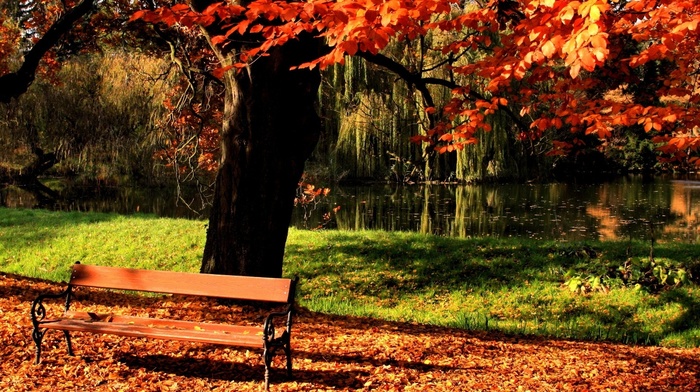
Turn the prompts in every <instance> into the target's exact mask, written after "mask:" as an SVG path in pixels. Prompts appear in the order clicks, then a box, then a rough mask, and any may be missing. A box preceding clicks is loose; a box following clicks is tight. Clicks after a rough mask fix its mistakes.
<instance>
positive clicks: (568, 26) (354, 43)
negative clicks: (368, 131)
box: [134, 0, 700, 164]
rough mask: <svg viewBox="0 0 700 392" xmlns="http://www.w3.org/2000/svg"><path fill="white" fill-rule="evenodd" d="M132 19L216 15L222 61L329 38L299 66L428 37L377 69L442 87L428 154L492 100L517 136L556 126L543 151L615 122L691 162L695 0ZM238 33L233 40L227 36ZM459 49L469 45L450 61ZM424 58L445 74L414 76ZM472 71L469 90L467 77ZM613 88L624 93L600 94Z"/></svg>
mask: <svg viewBox="0 0 700 392" xmlns="http://www.w3.org/2000/svg"><path fill="white" fill-rule="evenodd" d="M134 18H135V19H138V18H141V19H143V20H146V21H149V22H162V23H166V24H169V25H177V24H179V25H182V26H193V25H204V26H209V25H211V24H213V23H219V24H220V26H221V34H220V35H217V36H215V37H213V39H212V41H213V42H214V43H216V44H219V45H221V46H222V47H224V48H228V49H235V50H238V52H239V54H240V56H239V58H240V63H239V64H236V67H244V66H245V64H246V63H249V62H251V61H254V60H255V58H257V57H259V56H264V55H266V53H267V52H268V51H269V50H270V49H271V48H272V47H275V46H278V45H283V44H285V43H286V42H288V41H290V40H293V39H296V38H297V37H298V36H299V35H300V34H302V33H304V34H314V35H317V36H319V37H323V38H324V39H325V41H326V43H327V45H328V47H329V50H328V52H327V54H325V55H323V56H322V57H320V58H318V59H315V60H313V61H310V62H307V63H304V64H300V65H299V67H302V68H314V67H321V68H324V67H327V66H329V65H331V64H335V63H343V62H344V59H345V56H354V55H358V56H361V57H363V58H373V56H375V57H376V56H377V55H379V54H380V53H381V51H382V50H383V49H385V48H386V47H387V45H388V44H389V43H390V42H391V41H392V40H399V41H402V40H405V41H410V40H416V39H419V38H421V37H427V36H428V35H431V34H432V35H441V36H442V37H443V38H442V39H439V40H436V43H435V44H433V46H432V47H428V48H426V50H428V51H431V52H433V53H442V55H443V56H444V57H443V60H441V61H437V62H436V64H434V65H430V66H429V67H428V66H426V67H424V68H423V69H417V70H414V71H408V70H406V72H405V73H403V74H401V73H402V72H401V71H403V69H402V66H396V64H392V65H391V66H390V67H389V68H390V69H392V70H394V71H396V70H399V73H400V74H401V77H404V78H410V80H408V81H409V83H414V84H416V85H420V84H423V85H429V84H432V85H437V86H442V87H447V88H449V89H450V90H451V92H452V99H451V101H449V102H448V103H447V104H446V105H444V106H443V107H441V108H435V107H433V106H432V105H427V107H428V111H427V114H429V115H433V113H435V114H436V115H439V119H441V121H442V123H441V124H436V125H435V126H434V128H433V129H431V130H429V131H427V134H426V135H425V136H420V137H416V138H414V141H416V142H424V143H429V144H432V145H434V146H435V150H437V151H438V152H450V151H454V150H455V149H461V148H462V147H463V146H464V145H465V144H469V143H473V142H474V135H475V133H476V132H477V131H480V130H483V131H488V130H489V125H488V123H487V122H486V117H487V116H488V115H489V114H490V113H493V112H494V111H495V110H505V111H507V112H508V114H509V116H510V117H511V119H512V121H513V123H514V125H516V126H517V127H518V128H519V130H518V131H519V135H520V136H519V137H520V138H521V139H523V140H527V139H531V140H534V139H539V138H542V137H544V136H545V135H547V134H548V133H551V134H555V135H561V132H562V131H563V132H564V134H566V133H569V134H570V136H569V137H564V139H566V140H562V141H560V142H559V143H558V144H556V145H554V146H553V150H552V154H563V153H567V152H568V151H569V150H571V149H572V148H573V147H574V145H573V144H572V142H571V139H578V140H584V139H585V138H586V137H588V138H589V139H590V138H593V139H597V140H599V142H602V143H605V142H606V141H607V140H608V139H610V138H611V137H612V135H613V132H615V130H617V129H620V128H623V127H627V128H629V127H641V129H643V130H644V131H645V132H647V133H650V134H652V135H654V136H658V138H656V139H655V140H656V141H657V142H659V143H660V144H661V150H660V151H661V152H663V153H664V154H666V156H667V159H668V160H670V161H679V162H686V163H693V164H694V163H697V162H698V160H697V158H696V157H695V156H694V155H693V154H695V152H696V151H697V150H698V148H700V143H698V142H697V140H698V137H699V136H698V133H699V132H700V128H699V127H700V123H699V121H700V120H698V119H699V118H700V113H699V112H698V101H699V100H700V94H699V93H700V89H698V88H697V86H696V85H697V80H696V79H697V74H698V71H699V70H698V64H700V61H698V53H699V52H698V50H697V49H698V46H699V44H700V41H699V40H698V38H699V37H700V30H699V29H698V24H699V23H700V4H699V3H698V2H696V1H689V0H686V1H676V0H655V1H648V0H631V1H625V2H618V1H606V0H585V1H568V0H528V1H525V0H520V1H515V0H490V1H486V0H485V1H477V2H469V3H468V4H467V5H464V4H463V3H460V2H457V1H453V0H344V1H327V0H313V1H305V2H286V1H273V0H256V1H253V2H250V3H248V4H247V5H246V6H245V7H242V6H240V5H226V4H225V3H217V4H214V5H212V6H210V7H208V8H207V9H206V10H204V11H203V12H202V13H196V12H193V11H191V10H190V9H189V8H188V7H186V6H176V7H172V8H163V9H159V10H156V11H144V12H140V13H137V14H135V15H134ZM241 36H245V37H246V38H247V40H244V41H246V42H247V44H246V45H243V46H240V45H238V43H239V42H241ZM470 51H471V52H475V51H478V52H479V53H480V55H479V56H478V58H477V59H476V60H474V61H466V62H465V61H459V59H460V58H462V57H464V56H465V54H466V53H469V52H470ZM375 60H376V58H375ZM385 60H386V59H382V62H384V63H386V61H385ZM428 68H430V70H431V71H434V70H436V69H443V70H444V72H445V73H446V74H449V75H451V77H450V78H447V79H442V80H437V79H436V78H432V77H430V76H425V77H424V76H422V75H423V74H424V73H425V74H426V75H428V71H427V69H428ZM475 79H478V80H480V83H479V84H478V85H477V86H478V87H479V89H481V90H483V91H481V92H477V91H476V90H475V88H474V87H475V86H473V85H470V83H471V82H470V81H473V80H475ZM483 86H485V88H484V87H483ZM615 89H621V90H623V91H624V92H625V93H630V94H631V95H632V96H633V99H631V100H627V101H616V100H612V99H610V98H609V96H606V94H605V93H606V92H608V91H611V90H615ZM425 91H427V90H425V89H423V90H421V92H422V93H424V92H425ZM426 103H430V102H426ZM518 112H519V113H520V114H518ZM557 137H561V136H557Z"/></svg>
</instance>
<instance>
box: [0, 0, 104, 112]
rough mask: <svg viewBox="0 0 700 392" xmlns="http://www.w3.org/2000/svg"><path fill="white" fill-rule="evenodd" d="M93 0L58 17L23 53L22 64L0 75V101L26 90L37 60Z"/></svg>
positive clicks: (71, 25)
mask: <svg viewBox="0 0 700 392" xmlns="http://www.w3.org/2000/svg"><path fill="white" fill-rule="evenodd" d="M94 5H95V0H83V1H82V2H81V3H80V4H78V5H76V6H75V7H73V8H71V9H70V10H68V12H66V13H65V14H64V15H63V16H62V17H60V18H59V19H58V20H57V21H56V22H54V24H53V25H51V27H50V28H49V30H48V31H47V32H46V34H44V36H43V37H41V39H40V40H39V41H37V43H36V44H35V45H34V46H33V47H32V49H31V50H29V52H27V53H26V54H25V55H24V62H23V63H22V66H20V68H19V69H18V70H17V71H16V72H11V73H8V74H5V75H3V76H0V102H5V103H7V102H10V100H11V99H12V98H18V97H19V96H20V95H22V94H24V93H25V92H27V89H28V88H29V86H31V84H32V83H33V82H34V78H35V76H36V70H37V68H38V67H39V62H40V61H41V59H42V58H43V57H44V55H45V54H46V52H48V51H49V50H51V48H53V47H54V46H55V45H56V44H57V43H58V41H59V40H60V39H61V37H62V36H63V35H65V34H66V33H67V32H69V31H70V30H71V29H72V28H73V25H74V24H75V23H76V22H77V21H78V20H79V19H80V18H82V17H83V16H85V15H87V14H88V13H90V11H92V9H93V7H94Z"/></svg>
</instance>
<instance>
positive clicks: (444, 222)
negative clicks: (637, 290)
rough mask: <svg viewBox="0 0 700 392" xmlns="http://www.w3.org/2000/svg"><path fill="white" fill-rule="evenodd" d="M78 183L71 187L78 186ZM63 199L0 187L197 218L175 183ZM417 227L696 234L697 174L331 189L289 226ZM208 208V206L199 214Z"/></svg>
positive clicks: (14, 194)
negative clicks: (327, 217)
mask: <svg viewBox="0 0 700 392" xmlns="http://www.w3.org/2000/svg"><path fill="white" fill-rule="evenodd" d="M76 191H77V192H76ZM62 195H63V196H65V197H66V198H67V199H68V200H69V201H66V202H60V203H51V204H48V205H47V204H45V202H41V201H39V200H36V199H33V196H32V195H31V194H29V193H26V192H22V191H19V190H17V189H5V190H3V191H0V203H1V204H2V205H5V206H10V207H38V206H40V207H43V208H51V209H60V210H77V211H108V212H118V213H123V214H128V213H135V212H142V213H153V214H157V215H160V216H170V217H187V218H196V217H197V214H196V213H195V212H193V211H191V210H189V209H188V208H187V207H186V206H185V205H184V203H182V202H181V201H178V199H177V197H176V196H175V192H174V191H173V190H171V189H132V188H125V189H107V190H104V189H103V190H100V191H95V190H94V189H93V190H90V192H87V190H76V189H67V190H65V191H63V192H62ZM336 205H339V206H340V207H341V209H340V210H339V211H338V212H337V213H336V214H335V219H333V220H332V221H331V222H330V224H329V225H328V226H327V227H331V228H338V229H343V230H362V229H382V230H389V231H391V230H401V231H417V232H421V233H432V234H438V235H447V236H455V237H477V236H494V237H528V238H538V239H565V240H585V239H626V238H639V239H649V238H651V236H652V235H653V236H654V238H655V239H659V240H680V241H683V242H693V243H694V242H696V241H697V240H698V239H700V177H692V178H684V179H678V178H675V179H673V178H669V177H656V178H653V179H650V180H646V181H645V180H643V179H642V178H641V177H636V176H630V177H625V178H621V179H619V180H616V181H614V182H608V183H603V184H564V183H556V184H525V185H523V184H519V185H512V184H503V185H465V186H455V185H415V186H394V185H372V186H339V185H336V186H334V187H333V189H332V191H331V194H330V195H329V196H328V197H327V198H326V199H324V200H323V201H322V202H321V203H319V204H317V205H315V206H313V207H307V209H306V210H304V209H301V208H297V209H296V210H295V212H294V217H293V221H292V225H293V226H296V227H302V228H303V227H307V228H313V227H316V226H317V225H318V224H319V223H320V222H321V221H322V217H323V215H324V214H325V213H327V212H329V211H331V209H332V208H333V207H334V206H336ZM205 216H206V212H205Z"/></svg>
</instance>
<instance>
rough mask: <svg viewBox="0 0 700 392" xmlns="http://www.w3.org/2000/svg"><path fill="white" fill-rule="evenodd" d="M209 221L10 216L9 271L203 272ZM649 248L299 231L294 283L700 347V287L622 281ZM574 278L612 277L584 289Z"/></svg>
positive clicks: (333, 299) (571, 332)
mask: <svg viewBox="0 0 700 392" xmlns="http://www.w3.org/2000/svg"><path fill="white" fill-rule="evenodd" d="M205 230H206V229H205V222H202V221H191V220H183V219H165V218H155V217H153V216H149V215H138V214H137V215H131V216H120V215H115V214H98V213H64V212H48V211H43V210H16V209H6V208H0V271H3V272H9V273H15V274H19V275H24V276H30V277H38V278H44V279H50V280H54V281H65V280H67V277H68V276H67V271H68V268H69V266H70V264H71V263H72V262H74V261H76V260H81V261H82V262H84V263H87V264H99V265H113V266H125V267H133V268H146V269H161V270H174V271H190V272H196V271H198V269H199V259H200V257H201V253H202V249H203V246H204V238H205ZM699 248H700V247H698V246H696V245H691V244H680V243H669V244H663V243H662V244H657V246H656V247H655V249H654V255H655V258H656V261H657V262H658V263H659V265H664V266H666V267H667V268H668V269H669V270H671V269H678V268H682V267H690V266H693V265H696V264H698V261H700V249H699ZM648 256H649V244H648V243H644V242H628V241H624V242H587V243H585V244H583V243H562V242H555V241H535V240H524V239H503V240H500V239H492V238H479V239H454V238H445V237H436V236H427V235H421V234H415V233H400V232H399V233H388V232H380V231H361V232H345V231H301V230H291V231H290V235H289V240H288V243H287V251H286V260H285V275H288V276H292V275H298V276H299V277H300V278H301V287H300V291H299V303H300V304H301V305H302V306H304V307H306V308H308V309H310V310H313V311H321V312H326V313H333V314H341V315H356V316H370V317H376V318H383V319H388V320H398V321H408V322H419V323H429V324H435V325H444V326H452V327H459V328H467V329H479V330H498V331H503V332H506V333H513V334H535V335H543V336H553V337H563V338H575V339H586V340H611V341H619V342H625V343H639V344H659V345H663V346H676V347H699V346H700V288H698V287H697V286H696V285H695V284H693V283H691V282H690V281H686V282H684V284H683V285H680V286H678V287H675V286H671V285H667V286H666V287H663V288H662V289H660V290H647V289H645V288H642V289H639V288H635V287H633V285H629V284H625V282H622V281H621V280H620V279H616V278H612V277H611V276H613V275H614V274H610V271H613V270H615V269H616V268H618V267H620V266H622V265H624V264H625V262H626V261H627V263H628V264H631V265H643V264H644V263H645V262H647V263H648ZM571 276H578V277H582V278H584V280H585V278H588V277H603V280H602V282H603V285H602V286H603V287H601V288H600V289H598V290H595V289H594V290H588V291H586V292H581V291H576V292H573V291H571V290H570V288H569V286H568V285H565V282H567V280H568V279H571Z"/></svg>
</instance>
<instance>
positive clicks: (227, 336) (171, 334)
mask: <svg viewBox="0 0 700 392" xmlns="http://www.w3.org/2000/svg"><path fill="white" fill-rule="evenodd" d="M152 321H155V320H152ZM192 324H197V323H192ZM199 325H202V324H199ZM41 327H42V328H47V329H59V330H64V331H77V332H92V333H103V334H112V335H120V336H130V337H137V338H154V339H166V340H181V341H188V342H198V343H210V344H222V345H228V346H243V347H252V348H262V347H263V339H262V336H261V335H258V334H257V332H259V331H260V328H256V329H254V328H251V329H250V333H249V334H233V333H226V332H225V331H221V330H215V329H205V328H203V330H196V329H194V328H193V329H176V328H172V329H170V328H163V327H155V326H154V327H151V326H147V325H141V324H129V323H121V322H115V321H114V320H112V321H109V322H102V321H94V322H93V321H86V320H80V319H60V320H54V321H50V322H47V323H43V324H41ZM210 328H211V327H210Z"/></svg>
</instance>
